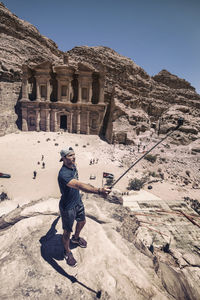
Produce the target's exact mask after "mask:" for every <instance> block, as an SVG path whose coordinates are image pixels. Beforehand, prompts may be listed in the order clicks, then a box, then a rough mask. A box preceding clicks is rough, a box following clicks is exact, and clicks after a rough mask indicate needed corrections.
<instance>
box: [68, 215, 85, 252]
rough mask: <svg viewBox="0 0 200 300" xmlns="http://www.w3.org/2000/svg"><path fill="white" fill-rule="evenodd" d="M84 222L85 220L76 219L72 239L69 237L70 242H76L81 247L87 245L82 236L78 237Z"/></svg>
mask: <svg viewBox="0 0 200 300" xmlns="http://www.w3.org/2000/svg"><path fill="white" fill-rule="evenodd" d="M85 223H86V220H84V221H77V224H76V230H75V234H74V235H73V236H72V239H71V241H72V243H74V244H78V245H79V246H80V247H81V248H86V247H87V242H86V241H85V240H84V239H83V238H81V237H79V235H80V232H81V230H82V229H83V227H84V225H85Z"/></svg>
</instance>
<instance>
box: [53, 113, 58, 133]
mask: <svg viewBox="0 0 200 300" xmlns="http://www.w3.org/2000/svg"><path fill="white" fill-rule="evenodd" d="M56 131H58V118H57V110H56V109H55V110H54V132H56Z"/></svg>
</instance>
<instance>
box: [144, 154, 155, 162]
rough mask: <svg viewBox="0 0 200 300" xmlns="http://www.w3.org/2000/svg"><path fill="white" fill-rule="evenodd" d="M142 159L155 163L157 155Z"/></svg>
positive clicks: (149, 155)
mask: <svg viewBox="0 0 200 300" xmlns="http://www.w3.org/2000/svg"><path fill="white" fill-rule="evenodd" d="M144 159H146V160H148V161H150V162H151V163H155V162H156V159H157V155H152V154H148V155H146V156H145V157H144Z"/></svg>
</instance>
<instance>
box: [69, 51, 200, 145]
mask: <svg viewBox="0 0 200 300" xmlns="http://www.w3.org/2000/svg"><path fill="white" fill-rule="evenodd" d="M69 55H70V58H71V59H73V60H75V61H84V62H87V63H89V64H91V65H92V66H93V67H95V68H96V69H98V70H104V72H105V79H106V82H105V96H106V100H107V102H109V103H110V104H111V105H110V114H109V115H107V120H105V124H106V126H105V127H106V128H105V134H106V137H107V138H108V140H110V141H111V142H115V141H116V142H121V143H132V142H133V139H134V137H135V135H138V134H140V133H142V132H145V131H148V130H150V129H151V127H154V129H157V130H158V129H159V131H160V133H166V132H167V130H168V129H170V128H171V127H173V126H174V124H176V120H177V118H178V117H179V116H184V118H185V123H184V126H182V127H181V131H180V132H178V134H177V135H176V140H177V142H178V143H179V142H180V143H183V144H186V143H189V142H190V141H192V140H195V139H197V138H198V137H199V135H198V132H199V130H200V126H199V117H200V95H198V94H197V93H196V92H195V89H194V87H192V86H191V85H190V83H189V82H187V81H186V80H184V79H180V78H179V77H177V76H176V75H173V74H171V73H169V72H168V71H166V70H162V71H161V72H160V73H159V74H157V75H156V76H154V77H150V76H149V75H148V74H147V73H146V72H145V71H144V70H143V69H142V68H140V67H139V66H137V65H136V64H135V63H134V62H133V61H132V60H131V59H129V58H126V57H123V56H121V55H119V54H118V53H116V52H115V51H114V50H112V49H109V48H107V47H87V46H85V47H75V48H74V49H72V50H70V51H69Z"/></svg>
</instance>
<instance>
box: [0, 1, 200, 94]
mask: <svg viewBox="0 0 200 300" xmlns="http://www.w3.org/2000/svg"><path fill="white" fill-rule="evenodd" d="M2 2H3V3H4V4H5V6H6V7H7V8H8V9H9V10H11V11H12V12H13V13H14V14H16V15H17V16H18V17H19V18H21V19H24V20H26V21H28V22H30V23H31V24H33V25H34V26H36V27H37V29H38V30H39V31H40V33H41V34H42V35H45V36H47V37H48V38H50V39H52V40H53V41H54V42H56V44H57V45H58V48H59V49H60V50H62V51H68V50H70V49H72V48H73V47H75V46H82V45H87V46H107V47H110V48H112V49H114V50H115V51H116V52H118V53H119V54H121V55H124V56H127V57H129V58H131V59H132V60H133V61H134V62H135V63H136V64H138V65H139V66H141V67H142V68H143V69H144V70H145V71H146V72H147V73H148V74H149V75H151V76H152V75H155V74H157V73H158V72H159V71H161V70H162V69H167V70H168V71H169V72H171V73H173V74H176V75H177V76H179V77H180V78H184V79H186V80H187V81H189V82H190V83H191V84H192V86H194V87H195V88H196V91H197V92H198V93H200V0H71V1H69V0H32V1H31V0H2Z"/></svg>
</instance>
